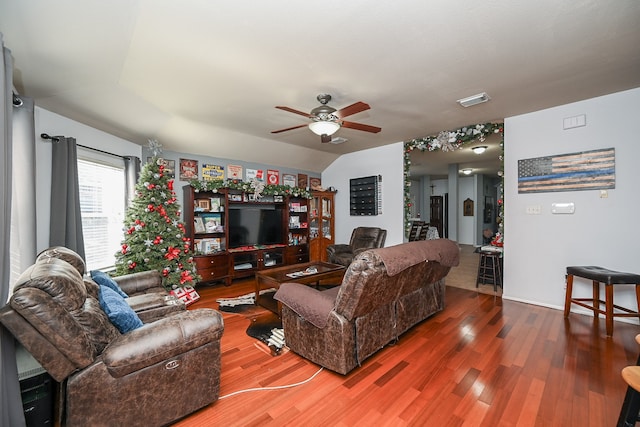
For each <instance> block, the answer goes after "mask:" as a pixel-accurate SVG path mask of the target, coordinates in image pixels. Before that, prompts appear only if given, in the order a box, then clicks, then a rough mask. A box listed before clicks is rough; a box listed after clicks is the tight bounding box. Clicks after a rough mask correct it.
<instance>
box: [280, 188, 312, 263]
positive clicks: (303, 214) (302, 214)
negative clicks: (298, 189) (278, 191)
mask: <svg viewBox="0 0 640 427" xmlns="http://www.w3.org/2000/svg"><path fill="white" fill-rule="evenodd" d="M288 206H289V214H288V234H287V243H288V246H287V249H286V251H285V263H286V264H300V263H303V262H309V245H308V243H309V200H308V199H306V198H303V197H293V196H290V197H289V198H288Z"/></svg>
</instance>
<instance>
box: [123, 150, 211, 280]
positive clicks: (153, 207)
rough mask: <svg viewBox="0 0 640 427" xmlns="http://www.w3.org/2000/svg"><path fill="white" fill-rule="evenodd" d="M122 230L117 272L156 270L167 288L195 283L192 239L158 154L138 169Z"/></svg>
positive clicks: (128, 272) (171, 181) (170, 180)
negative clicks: (188, 234)
mask: <svg viewBox="0 0 640 427" xmlns="http://www.w3.org/2000/svg"><path fill="white" fill-rule="evenodd" d="M123 231H124V241H123V243H122V249H121V250H120V251H119V252H117V253H116V275H118V276H120V275H124V274H130V273H136V272H138V271H147V270H158V271H159V272H160V273H161V274H162V276H163V277H164V280H163V284H164V287H165V288H166V289H167V290H171V289H174V288H177V287H183V286H193V285H195V282H196V281H197V280H198V276H197V274H196V273H195V265H194V263H193V257H192V254H191V247H190V245H191V242H190V240H189V239H188V238H186V237H185V228H184V224H183V223H182V222H181V221H180V206H179V204H178V203H177V200H176V195H175V192H174V191H173V180H172V179H169V178H168V177H167V176H166V175H165V174H164V161H163V159H162V158H160V157H158V155H157V153H154V157H153V158H152V159H151V161H149V162H148V163H147V164H145V165H144V167H143V168H142V170H141V171H140V178H139V179H138V183H137V185H136V194H135V197H134V199H133V201H132V203H131V205H130V206H129V207H128V208H127V212H126V214H125V219H124V228H123Z"/></svg>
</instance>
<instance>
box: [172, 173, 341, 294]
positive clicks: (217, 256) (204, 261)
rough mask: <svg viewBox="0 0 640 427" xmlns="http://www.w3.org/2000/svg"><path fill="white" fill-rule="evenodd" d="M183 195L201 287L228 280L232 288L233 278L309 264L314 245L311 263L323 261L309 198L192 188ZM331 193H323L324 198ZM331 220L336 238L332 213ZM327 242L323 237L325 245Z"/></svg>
mask: <svg viewBox="0 0 640 427" xmlns="http://www.w3.org/2000/svg"><path fill="white" fill-rule="evenodd" d="M183 192H184V208H183V212H184V214H183V218H184V225H185V229H186V237H187V238H189V239H190V240H191V243H192V248H193V250H194V253H195V255H194V261H195V265H196V270H197V273H198V275H200V277H201V278H202V279H201V281H200V282H199V283H208V282H214V281H224V282H225V283H226V284H227V285H230V284H231V281H232V280H233V279H235V278H240V277H247V276H252V275H254V274H255V273H256V272H257V271H260V270H265V269H268V268H275V267H282V266H285V265H292V264H300V263H305V262H309V261H310V259H312V258H310V256H309V247H310V246H311V247H313V248H314V249H315V250H314V253H315V255H314V257H313V259H312V260H315V259H318V260H319V259H320V257H321V254H320V253H316V251H317V249H316V248H317V246H318V244H319V243H320V242H315V240H313V239H317V236H315V235H314V238H313V239H312V240H310V235H309V229H310V226H311V225H312V224H313V223H314V221H313V220H314V219H315V221H317V220H318V219H317V218H314V217H315V215H312V213H311V212H310V200H309V199H307V198H305V197H300V196H298V197H296V196H293V195H284V196H277V195H276V196H273V195H265V196H263V197H261V198H257V199H254V197H253V194H252V193H246V192H243V191H241V190H234V189H229V188H220V189H216V190H212V191H201V190H200V191H198V190H196V189H195V188H194V187H192V186H191V185H185V186H184V187H183ZM326 193H327V192H323V194H322V196H323V197H325V198H326V197H327V196H328V194H326ZM332 195H333V193H332V194H331V196H332ZM315 197H318V195H314V198H312V199H311V203H312V204H313V202H314V201H316V200H317V199H315ZM320 199H322V198H320ZM332 202H333V200H332ZM325 204H326V202H325ZM331 206H332V204H331ZM316 212H317V211H316ZM330 216H331V218H330V219H331V227H330V228H329V229H330V231H329V233H331V234H330V236H329V237H332V235H333V217H332V216H333V211H332V212H331V213H330ZM319 228H322V226H321V227H319ZM325 229H327V228H326V227H325ZM329 229H327V230H329ZM320 237H322V234H320ZM326 240H327V239H326V236H324V237H323V242H322V246H325V245H326ZM331 240H332V239H331ZM318 252H319V251H318Z"/></svg>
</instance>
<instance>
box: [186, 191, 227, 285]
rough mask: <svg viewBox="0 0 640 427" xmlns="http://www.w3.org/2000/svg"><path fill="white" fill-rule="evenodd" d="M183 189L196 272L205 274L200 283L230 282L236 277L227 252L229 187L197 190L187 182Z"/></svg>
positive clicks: (187, 232)
mask: <svg viewBox="0 0 640 427" xmlns="http://www.w3.org/2000/svg"><path fill="white" fill-rule="evenodd" d="M183 192H184V205H185V208H184V214H183V216H184V223H185V228H186V237H187V238H189V239H191V242H192V245H193V246H192V247H193V251H194V254H195V255H194V262H195V265H196V272H197V273H198V275H200V277H202V280H201V282H200V283H208V282H215V281H220V280H223V281H224V282H225V284H226V285H230V284H231V280H232V278H233V277H232V276H231V274H230V257H229V253H228V252H227V241H228V238H227V235H228V227H227V223H228V213H227V209H226V206H227V204H226V198H227V195H226V190H224V189H221V190H218V191H215V192H214V191H195V189H194V188H193V187H192V186H190V185H186V186H184V187H183Z"/></svg>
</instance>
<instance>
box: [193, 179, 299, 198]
mask: <svg viewBox="0 0 640 427" xmlns="http://www.w3.org/2000/svg"><path fill="white" fill-rule="evenodd" d="M189 185H191V186H192V187H193V188H194V189H195V190H196V191H213V192H216V191H218V190H220V189H223V188H224V189H230V190H240V191H243V192H245V193H253V192H254V187H253V186H252V184H251V182H245V181H238V180H214V181H200V180H197V179H193V180H191V181H189ZM262 194H263V195H265V196H293V197H303V198H305V199H310V198H311V191H309V190H307V189H306V188H301V187H289V186H288V185H273V184H266V185H265V186H264V190H262Z"/></svg>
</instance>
